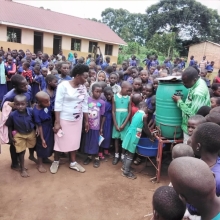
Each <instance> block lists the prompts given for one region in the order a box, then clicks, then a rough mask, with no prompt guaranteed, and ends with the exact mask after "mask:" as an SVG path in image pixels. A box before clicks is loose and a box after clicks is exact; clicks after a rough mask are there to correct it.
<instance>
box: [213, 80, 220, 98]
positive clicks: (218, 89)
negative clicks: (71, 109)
mask: <svg viewBox="0 0 220 220" xmlns="http://www.w3.org/2000/svg"><path fill="white" fill-rule="evenodd" d="M212 91H213V96H216V97H220V83H213V84H212Z"/></svg>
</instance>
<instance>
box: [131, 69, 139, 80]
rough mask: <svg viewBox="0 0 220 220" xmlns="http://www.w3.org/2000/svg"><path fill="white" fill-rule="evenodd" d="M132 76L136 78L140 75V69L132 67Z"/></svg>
mask: <svg viewBox="0 0 220 220" xmlns="http://www.w3.org/2000/svg"><path fill="white" fill-rule="evenodd" d="M131 77H132V78H133V79H135V78H137V77H138V70H137V69H136V68H133V69H132V74H131Z"/></svg>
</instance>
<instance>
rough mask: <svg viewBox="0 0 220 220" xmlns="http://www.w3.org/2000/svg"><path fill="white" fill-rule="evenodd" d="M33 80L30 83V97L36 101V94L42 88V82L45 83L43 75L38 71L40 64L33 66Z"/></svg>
mask: <svg viewBox="0 0 220 220" xmlns="http://www.w3.org/2000/svg"><path fill="white" fill-rule="evenodd" d="M32 75H33V81H32V84H31V89H32V97H33V100H32V101H33V102H36V98H35V96H36V94H37V93H38V92H39V91H41V90H43V87H44V84H45V80H44V77H43V75H41V73H40V66H35V67H34V70H33V73H32Z"/></svg>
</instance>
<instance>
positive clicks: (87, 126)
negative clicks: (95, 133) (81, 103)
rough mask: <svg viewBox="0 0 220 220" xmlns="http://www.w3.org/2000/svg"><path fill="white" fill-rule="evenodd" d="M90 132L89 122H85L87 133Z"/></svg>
mask: <svg viewBox="0 0 220 220" xmlns="http://www.w3.org/2000/svg"><path fill="white" fill-rule="evenodd" d="M88 131H89V122H88V121H87V122H85V132H86V133H87V132H88Z"/></svg>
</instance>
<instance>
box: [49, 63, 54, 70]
mask: <svg viewBox="0 0 220 220" xmlns="http://www.w3.org/2000/svg"><path fill="white" fill-rule="evenodd" d="M48 68H49V70H50V71H52V70H53V69H54V63H53V62H50V63H49V65H48Z"/></svg>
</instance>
